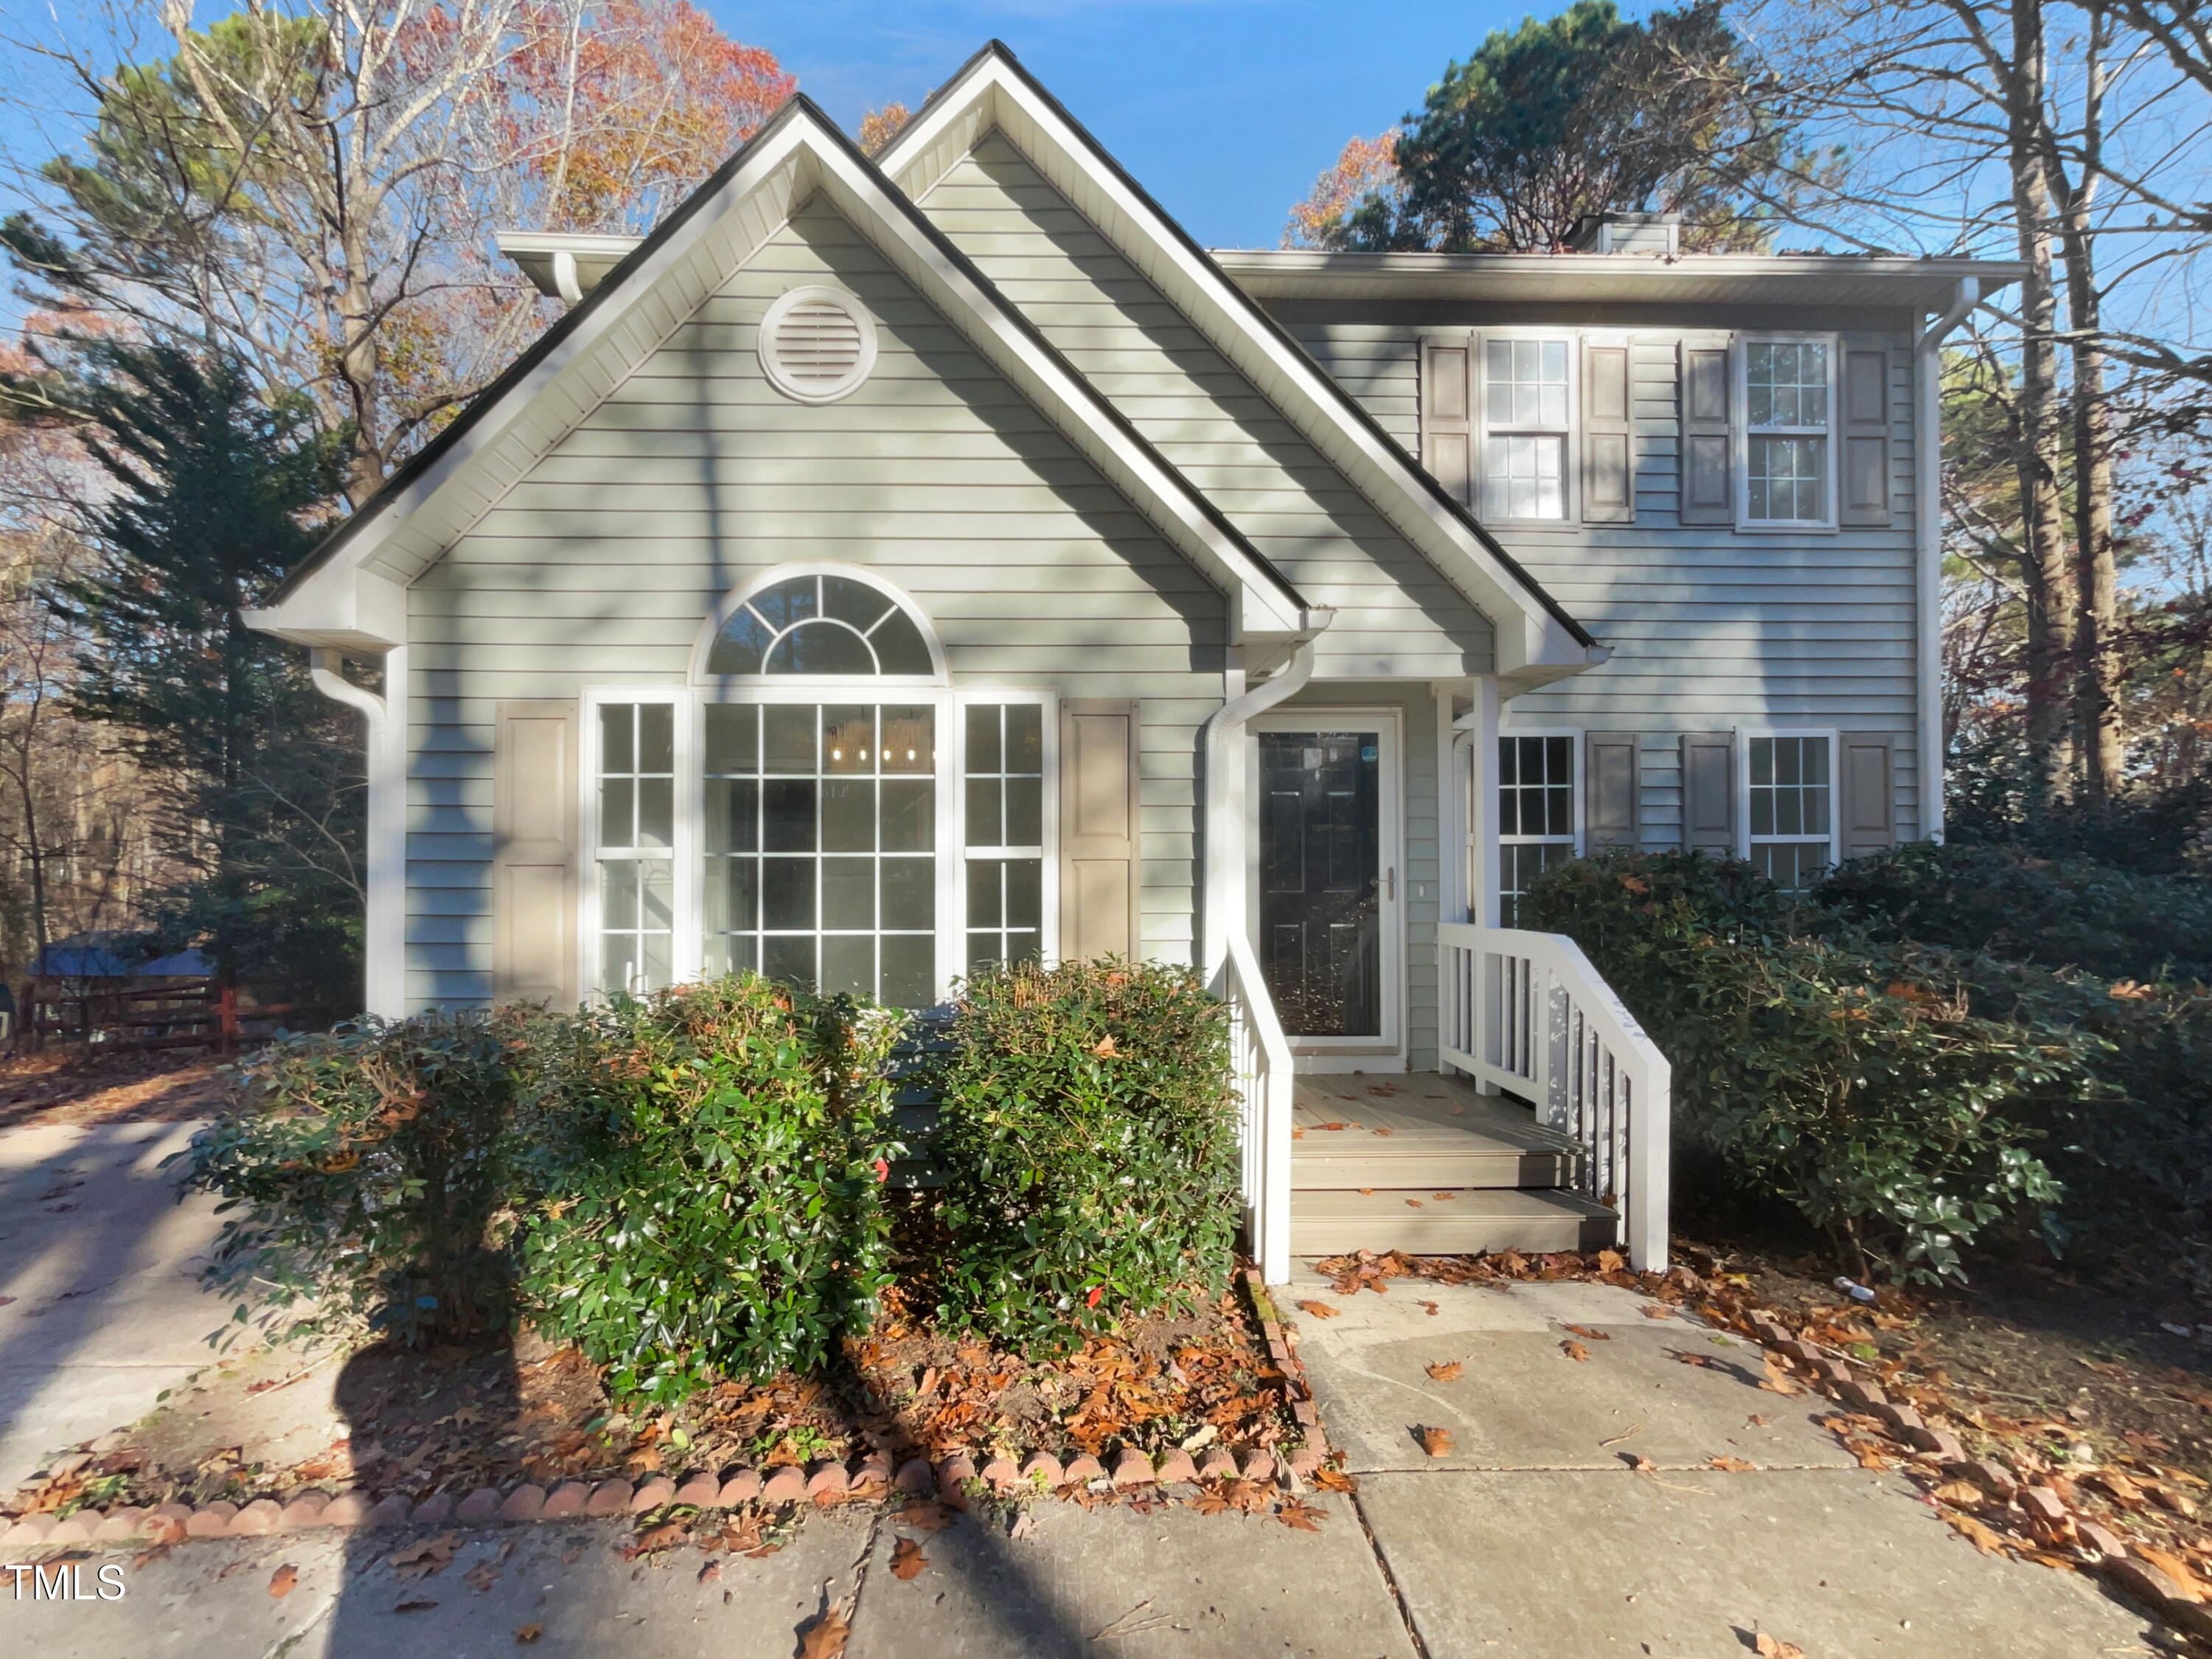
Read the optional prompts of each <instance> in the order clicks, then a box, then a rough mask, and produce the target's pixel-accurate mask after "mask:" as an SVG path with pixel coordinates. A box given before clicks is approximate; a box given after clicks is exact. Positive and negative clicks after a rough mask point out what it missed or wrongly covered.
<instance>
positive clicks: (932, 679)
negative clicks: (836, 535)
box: [687, 559, 951, 691]
mask: <svg viewBox="0 0 2212 1659" xmlns="http://www.w3.org/2000/svg"><path fill="white" fill-rule="evenodd" d="M795 576H844V577H848V578H849V579H851V580H854V581H856V582H860V583H861V584H863V585H865V586H869V587H872V588H874V589H875V590H876V591H877V592H879V593H881V594H882V595H883V596H884V598H885V599H889V600H890V602H891V603H892V604H893V605H896V606H897V607H898V608H899V609H900V610H901V611H904V612H905V613H906V615H907V619H908V621H909V622H911V623H914V625H915V627H916V628H918V629H921V637H922V641H923V643H924V644H926V645H927V646H928V647H929V661H930V672H928V673H927V674H878V675H875V676H873V677H872V678H870V679H869V680H868V684H871V685H879V686H889V687H893V688H896V689H898V690H906V689H908V688H910V687H915V686H922V687H927V686H942V685H946V684H950V683H951V670H950V667H949V666H948V665H947V664H946V661H945V642H944V641H942V640H940V639H939V638H938V637H937V628H936V625H935V624H934V623H932V622H931V621H930V619H929V613H928V612H927V611H924V610H923V609H922V608H921V606H920V605H917V604H915V601H914V597H913V595H911V594H909V593H908V592H906V591H905V590H904V589H903V588H901V587H897V586H894V585H893V584H891V583H890V582H888V581H885V580H884V579H883V577H882V576H881V575H880V574H878V573H877V572H875V571H872V570H870V569H868V568H866V567H865V566H863V565H857V564H847V563H845V562H842V560H838V559H801V560H797V561H794V562H792V563H790V564H779V565H776V566H775V567H774V568H770V569H768V570H763V571H762V572H761V573H759V574H757V575H756V576H754V577H752V578H751V579H750V580H746V581H744V582H740V583H739V584H738V586H735V587H733V588H732V589H731V590H730V591H729V592H727V593H725V594H724V595H723V596H722V602H721V603H720V605H716V606H715V607H714V611H713V612H712V613H711V614H710V615H709V616H708V618H707V621H706V625H705V626H704V627H702V629H700V630H699V635H698V637H697V638H696V640H694V641H692V644H691V667H690V674H689V675H688V676H687V678H688V679H689V681H690V684H692V685H695V686H697V687H699V688H700V689H702V690H708V691H730V690H752V689H754V688H756V687H763V686H777V685H789V684H793V682H795V681H799V680H804V679H806V678H810V677H809V676H807V675H804V674H709V673H708V671H707V659H708V656H709V655H710V654H711V653H713V651H714V641H716V640H717V639H718V638H720V636H721V632H722V628H723V625H724V624H725V623H727V622H728V621H729V620H730V618H731V617H733V616H735V615H737V612H738V606H739V605H744V603H745V602H746V601H747V600H749V599H751V598H752V597H753V596H754V595H755V594H756V593H760V592H765V591H766V590H768V589H769V588H771V587H775V586H778V585H780V584H781V583H783V582H787V581H789V580H792V579H793V577H795Z"/></svg>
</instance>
